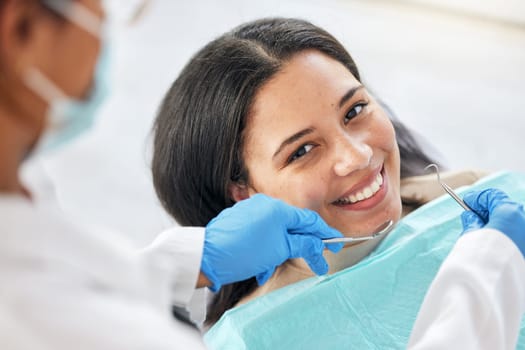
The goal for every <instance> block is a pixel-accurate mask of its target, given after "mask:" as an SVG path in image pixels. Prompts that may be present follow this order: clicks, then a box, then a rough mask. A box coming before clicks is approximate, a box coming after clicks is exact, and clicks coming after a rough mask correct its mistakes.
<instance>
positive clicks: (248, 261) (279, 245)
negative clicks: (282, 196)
mask: <svg viewBox="0 0 525 350" xmlns="http://www.w3.org/2000/svg"><path fill="white" fill-rule="evenodd" d="M331 237H342V235H341V233H340V232H339V231H337V230H335V229H333V228H331V227H329V226H328V225H327V224H326V223H325V222H324V221H323V219H321V217H320V216H319V215H318V214H317V213H316V212H314V211H312V210H308V209H299V208H296V207H293V206H290V205H288V204H286V203H284V202H283V201H280V200H277V199H273V198H271V197H268V196H266V195H263V194H256V195H254V196H252V197H250V198H248V199H245V200H243V201H240V202H238V203H236V204H235V205H234V206H233V207H231V208H228V209H225V210H223V211H222V212H221V213H220V214H219V215H218V216H217V217H216V218H214V219H213V220H212V221H210V223H209V224H208V225H207V226H206V235H205V241H204V251H203V257H202V265H201V270H202V272H203V273H204V274H205V275H206V276H207V277H208V279H209V280H210V282H212V283H213V285H212V286H211V287H210V289H211V290H212V291H214V292H215V291H218V290H219V289H220V288H221V286H222V285H224V284H229V283H232V282H237V281H242V280H245V279H248V278H250V277H253V276H256V277H257V282H258V283H259V285H262V284H264V283H265V282H266V281H267V280H268V279H269V278H270V277H271V276H272V274H273V272H274V270H275V268H276V267H277V266H279V265H280V264H282V263H283V262H284V261H286V260H288V259H290V258H304V259H305V260H306V262H307V263H308V265H309V266H310V268H311V269H312V271H314V272H315V273H316V274H325V273H327V272H328V264H327V263H326V261H325V259H324V257H323V255H322V253H323V249H324V248H325V245H324V243H323V242H322V241H321V239H322V238H331ZM326 247H327V248H328V249H330V250H331V251H333V252H338V251H339V250H341V248H342V247H343V245H342V244H328V245H327V246H326Z"/></svg>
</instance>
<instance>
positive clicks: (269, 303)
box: [205, 173, 525, 350]
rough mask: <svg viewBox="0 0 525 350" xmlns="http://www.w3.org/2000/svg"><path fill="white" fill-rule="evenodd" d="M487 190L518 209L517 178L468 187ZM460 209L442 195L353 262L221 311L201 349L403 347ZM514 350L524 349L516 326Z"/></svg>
mask: <svg viewBox="0 0 525 350" xmlns="http://www.w3.org/2000/svg"><path fill="white" fill-rule="evenodd" d="M489 187H496V188H499V189H501V190H503V191H505V192H507V193H508V194H509V195H510V197H511V198H512V199H513V200H516V201H520V202H522V203H525V175H524V174H516V173H498V174H495V175H492V176H490V177H487V178H485V179H483V180H481V181H480V182H478V183H477V184H475V185H473V186H472V187H470V189H485V188H489ZM464 191H465V189H463V190H462V191H461V190H460V191H459V192H460V193H461V192H464ZM462 210H463V209H462V208H461V207H460V206H459V205H458V204H457V203H456V202H454V201H453V200H452V199H451V198H450V197H449V196H448V195H444V196H442V197H440V198H438V199H436V200H434V201H432V202H430V203H428V204H426V205H424V206H423V207H421V208H419V209H417V210H416V211H414V212H412V213H411V214H409V215H408V216H406V217H405V218H403V220H401V222H399V223H398V225H397V227H396V229H395V230H394V231H392V232H391V233H390V234H389V235H388V236H387V237H386V238H385V239H384V240H383V241H382V242H381V243H380V244H379V246H378V247H377V248H376V249H375V250H374V251H373V252H372V253H371V254H370V255H369V256H368V257H366V258H365V259H363V260H362V261H361V262H359V263H358V264H356V265H354V266H352V267H350V268H348V269H345V270H343V271H340V272H338V273H336V274H334V275H331V276H321V277H312V278H310V279H307V280H304V281H301V282H299V283H295V284H293V285H289V286H286V287H284V288H281V289H279V290H276V291H274V292H272V293H269V294H267V295H264V296H262V297H259V298H257V299H254V300H252V301H250V302H248V303H246V304H244V305H241V306H239V307H236V308H234V309H232V310H229V311H228V312H226V313H225V314H224V315H223V317H222V318H221V319H220V321H219V322H218V323H217V324H215V326H213V327H212V328H211V329H210V330H209V331H208V332H207V333H206V335H205V342H206V344H207V346H208V347H209V348H210V349H250V350H255V349H287V350H288V349H301V350H305V349H316V350H317V349H405V348H406V345H407V343H408V339H409V336H410V331H411V330H412V326H413V324H414V321H415V319H416V316H417V313H418V310H419V307H420V306H421V303H422V301H423V298H424V296H425V293H426V291H427V289H428V287H429V285H430V283H431V282H432V280H433V278H434V276H435V275H436V273H437V271H438V269H439V267H440V265H441V263H442V262H443V260H444V259H445V258H446V256H447V255H448V253H449V252H450V250H451V248H452V246H453V245H454V243H455V242H456V240H457V239H458V237H459V234H460V232H461V230H462V226H461V220H460V218H459V215H460V214H461V212H462ZM518 349H525V323H524V322H522V328H521V331H520V337H519V342H518Z"/></svg>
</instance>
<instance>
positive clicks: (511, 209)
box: [461, 188, 525, 257]
mask: <svg viewBox="0 0 525 350" xmlns="http://www.w3.org/2000/svg"><path fill="white" fill-rule="evenodd" d="M463 200H464V201H465V203H467V205H468V206H469V207H471V208H472V210H474V211H475V212H477V213H478V214H480V216H481V218H480V217H479V216H478V215H476V214H474V213H473V212H471V211H465V212H463V214H461V220H462V222H463V229H464V232H468V231H471V230H474V229H479V228H482V227H485V228H493V229H496V230H498V231H500V232H502V233H504V234H505V235H506V236H507V237H509V238H510V239H511V240H512V241H513V242H514V244H516V245H517V246H518V248H519V250H520V251H521V254H522V255H523V256H524V257H525V210H524V209H523V205H521V204H519V203H516V202H513V201H512V200H511V199H510V198H509V197H508V196H507V195H506V194H505V193H504V192H502V191H500V190H497V189H493V188H490V189H486V190H484V191H473V192H468V193H467V194H465V197H464V198H463ZM485 223H486V224H485Z"/></svg>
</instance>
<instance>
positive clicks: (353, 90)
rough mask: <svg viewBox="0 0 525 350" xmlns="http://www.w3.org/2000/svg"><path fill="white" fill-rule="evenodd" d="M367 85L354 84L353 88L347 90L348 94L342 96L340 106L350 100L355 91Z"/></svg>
mask: <svg viewBox="0 0 525 350" xmlns="http://www.w3.org/2000/svg"><path fill="white" fill-rule="evenodd" d="M364 88H365V87H364V86H363V85H357V86H354V87H353V88H351V89H350V90H348V91H347V92H346V94H344V95H343V97H341V99H340V100H339V108H341V107H343V105H344V104H345V103H346V102H347V101H348V100H349V99H351V98H352V97H353V96H354V95H355V93H356V92H357V91H359V90H361V89H364Z"/></svg>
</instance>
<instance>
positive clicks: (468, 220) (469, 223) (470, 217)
mask: <svg viewBox="0 0 525 350" xmlns="http://www.w3.org/2000/svg"><path fill="white" fill-rule="evenodd" d="M461 223H462V224H463V232H462V234H463V233H466V232H469V231H473V230H477V229H480V228H482V227H483V226H484V225H485V223H484V222H483V220H481V218H480V217H479V216H478V215H476V214H474V212H472V211H464V212H463V213H461Z"/></svg>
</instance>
